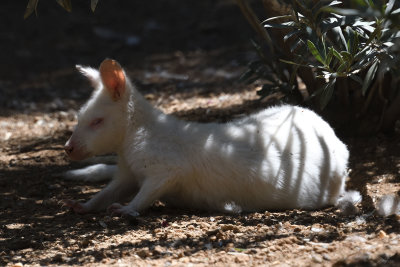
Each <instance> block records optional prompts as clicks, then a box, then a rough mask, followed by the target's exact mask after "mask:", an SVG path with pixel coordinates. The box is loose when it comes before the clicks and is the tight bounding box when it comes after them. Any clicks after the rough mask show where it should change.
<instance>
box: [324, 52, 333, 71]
mask: <svg viewBox="0 0 400 267" xmlns="http://www.w3.org/2000/svg"><path fill="white" fill-rule="evenodd" d="M333 50H334V49H333V47H329V52H328V55H327V56H326V60H325V63H326V66H327V67H329V65H330V64H331V61H332V58H333Z"/></svg>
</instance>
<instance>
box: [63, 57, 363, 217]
mask: <svg viewBox="0 0 400 267" xmlns="http://www.w3.org/2000/svg"><path fill="white" fill-rule="evenodd" d="M77 68H78V70H79V71H80V72H81V73H82V74H83V75H84V76H86V77H87V78H88V79H89V81H90V82H91V84H92V85H93V86H94V87H95V90H94V92H93V95H92V96H91V98H90V99H89V101H88V102H87V103H86V104H85V105H84V106H83V107H82V108H81V110H80V112H79V116H78V125H77V126H76V129H75V131H74V133H73V134H72V136H71V138H70V139H69V140H68V142H67V143H66V144H65V151H66V152H67V153H68V155H69V157H70V158H71V159H72V160H81V159H84V158H87V157H91V156H94V155H99V154H105V153H116V154H117V156H118V164H117V168H115V167H113V166H109V165H99V169H98V170H97V171H96V170H95V169H93V168H92V169H90V168H89V169H90V170H89V171H88V172H87V175H90V174H93V173H97V174H98V175H100V176H102V175H101V173H102V172H105V173H110V172H114V171H115V175H114V177H113V180H112V181H111V183H110V184H109V185H108V186H107V187H106V188H105V189H103V190H102V191H101V192H99V193H97V194H96V195H95V196H94V197H93V198H92V199H90V200H89V201H87V202H86V203H79V202H76V201H74V200H66V201H65V202H64V203H65V205H67V206H69V207H71V208H72V209H73V210H74V211H75V212H77V213H86V212H93V211H100V210H104V209H106V208H107V207H108V210H109V212H111V213H114V214H126V215H132V216H137V215H139V212H141V211H143V210H145V209H146V208H148V207H149V206H150V205H151V204H152V203H153V202H154V201H155V200H158V199H159V200H161V201H164V202H165V203H167V204H170V205H174V206H186V207H192V208H200V209H206V210H217V211H262V210H285V209H294V208H304V209H317V208H321V207H326V206H329V205H336V206H341V205H344V204H346V203H350V204H352V203H355V202H357V201H359V200H360V195H359V193H358V192H346V191H345V188H344V187H345V179H346V177H347V163H348V157H349V152H348V150H347V148H346V146H345V145H344V144H343V143H342V142H341V141H340V140H339V139H338V138H337V137H336V135H335V133H334V132H333V130H332V128H331V127H330V126H329V125H328V124H327V123H326V122H325V121H324V120H322V119H321V118H320V117H319V116H318V115H316V114H315V113H314V112H312V111H310V110H308V109H305V108H301V107H296V106H288V105H284V106H278V107H273V108H268V109H265V110H263V111H260V112H258V113H256V114H253V115H251V116H248V117H245V118H242V119H240V120H235V121H232V122H229V123H225V124H219V123H196V122H187V121H182V120H179V119H177V118H175V117H173V116H171V115H167V114H164V113H162V112H161V111H159V110H157V109H155V108H153V107H152V106H151V105H150V104H149V103H148V102H147V101H146V100H145V99H144V98H143V96H142V95H141V94H140V93H139V92H138V91H137V90H136V89H135V87H134V86H133V85H132V84H131V82H130V81H129V79H128V77H127V76H126V74H125V72H124V70H123V69H122V68H121V66H120V65H119V64H118V63H117V62H116V61H114V60H111V59H106V60H104V61H103V62H102V63H101V65H100V69H99V71H97V70H95V69H92V68H88V67H82V66H77ZM113 168H115V169H113ZM84 173H85V171H83V173H82V172H78V173H77V175H78V176H80V177H84V176H85V175H83V174H84ZM70 174H71V173H70ZM72 175H73V173H72ZM103 176H104V175H103ZM94 180H96V179H94ZM129 196H134V197H133V200H131V201H130V202H129V204H128V205H123V204H120V203H121V201H124V200H126V198H127V197H129Z"/></svg>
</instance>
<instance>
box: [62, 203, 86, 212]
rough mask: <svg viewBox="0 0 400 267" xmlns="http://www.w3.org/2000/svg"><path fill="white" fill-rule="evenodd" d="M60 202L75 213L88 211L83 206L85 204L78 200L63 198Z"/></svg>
mask: <svg viewBox="0 0 400 267" xmlns="http://www.w3.org/2000/svg"><path fill="white" fill-rule="evenodd" d="M62 204H63V206H65V207H69V208H70V209H71V210H73V211H74V212H75V213H78V214H85V213H89V210H88V209H87V208H85V206H84V205H83V204H82V203H80V202H78V201H75V200H71V199H65V200H63V201H62Z"/></svg>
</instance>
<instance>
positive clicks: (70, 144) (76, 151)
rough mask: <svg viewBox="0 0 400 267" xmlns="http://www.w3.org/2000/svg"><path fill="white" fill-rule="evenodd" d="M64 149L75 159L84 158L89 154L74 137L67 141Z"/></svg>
mask: <svg viewBox="0 0 400 267" xmlns="http://www.w3.org/2000/svg"><path fill="white" fill-rule="evenodd" d="M64 150H65V153H67V155H68V157H69V158H70V159H71V160H74V161H79V160H83V159H85V158H87V157H88V156H89V155H87V153H86V152H85V150H84V149H82V147H80V146H79V145H78V144H77V143H76V142H74V141H73V140H72V138H70V139H69V140H68V141H67V142H66V143H65V145H64Z"/></svg>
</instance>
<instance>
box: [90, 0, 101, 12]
mask: <svg viewBox="0 0 400 267" xmlns="http://www.w3.org/2000/svg"><path fill="white" fill-rule="evenodd" d="M98 2H99V0H91V2H90V8H91V9H92V12H94V11H95V10H96V7H97V3H98Z"/></svg>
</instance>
